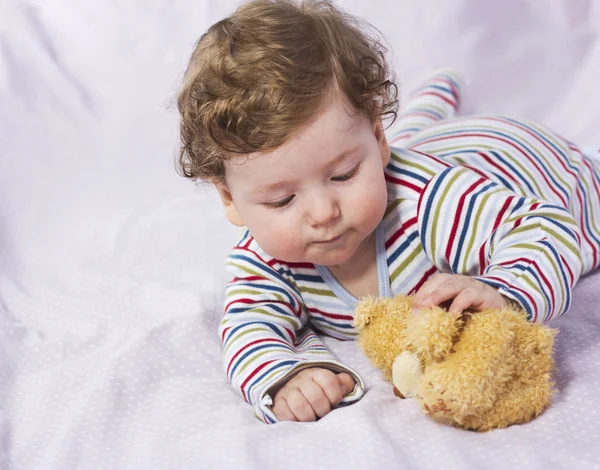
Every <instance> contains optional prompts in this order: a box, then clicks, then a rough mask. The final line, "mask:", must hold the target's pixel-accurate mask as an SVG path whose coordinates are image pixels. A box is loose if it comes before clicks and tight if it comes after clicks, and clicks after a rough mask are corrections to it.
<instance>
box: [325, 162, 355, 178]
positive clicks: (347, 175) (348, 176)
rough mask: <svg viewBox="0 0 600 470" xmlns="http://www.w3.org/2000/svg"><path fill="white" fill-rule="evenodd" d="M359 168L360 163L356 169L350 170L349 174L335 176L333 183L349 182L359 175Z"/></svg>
mask: <svg viewBox="0 0 600 470" xmlns="http://www.w3.org/2000/svg"><path fill="white" fill-rule="evenodd" d="M359 166H360V163H359V164H358V165H356V166H355V167H354V168H352V170H350V171H349V172H348V173H344V174H343V175H338V176H334V177H333V178H331V181H348V180H349V179H350V178H352V177H353V176H354V175H355V174H356V173H357V171H358V167H359Z"/></svg>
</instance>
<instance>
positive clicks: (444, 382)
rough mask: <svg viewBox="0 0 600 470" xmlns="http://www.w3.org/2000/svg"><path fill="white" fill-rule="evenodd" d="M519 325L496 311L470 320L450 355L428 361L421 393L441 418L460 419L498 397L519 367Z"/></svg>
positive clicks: (425, 405)
mask: <svg viewBox="0 0 600 470" xmlns="http://www.w3.org/2000/svg"><path fill="white" fill-rule="evenodd" d="M514 339H515V336H514V328H513V327H512V325H511V324H510V322H506V321H505V318H503V317H501V316H499V315H497V313H496V312H490V313H479V314H477V315H475V316H473V317H472V318H471V319H470V320H469V321H467V322H466V324H465V327H464V329H463V331H462V334H461V335H460V339H459V340H458V341H457V342H456V343H455V345H454V347H453V350H452V352H451V353H450V354H449V356H448V357H447V359H446V360H444V361H442V362H439V363H434V364H431V365H430V366H428V367H427V368H426V370H425V373H424V374H423V376H422V377H421V379H420V381H419V385H418V387H417V391H416V394H415V395H416V398H417V400H418V401H419V403H420V405H421V407H422V408H423V411H424V412H425V413H426V414H428V415H429V416H431V417H432V418H434V419H435V420H436V421H440V422H444V423H456V424H460V423H462V422H464V420H465V419H466V418H467V417H469V416H481V415H484V414H485V413H487V412H488V411H489V410H490V409H491V408H492V407H493V406H494V404H495V403H496V401H497V398H498V395H499V394H500V393H502V391H503V390H504V389H505V386H506V384H507V383H508V382H509V381H511V380H512V378H513V372H514V370H515V366H516V363H515V360H516V358H515V356H514Z"/></svg>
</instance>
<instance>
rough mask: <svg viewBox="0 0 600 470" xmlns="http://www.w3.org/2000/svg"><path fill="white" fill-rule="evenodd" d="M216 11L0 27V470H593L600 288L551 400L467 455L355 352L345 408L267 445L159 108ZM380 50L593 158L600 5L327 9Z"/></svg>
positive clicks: (10, 4)
mask: <svg viewBox="0 0 600 470" xmlns="http://www.w3.org/2000/svg"><path fill="white" fill-rule="evenodd" d="M236 4H237V2H235V1H233V0H225V1H221V2H218V3H217V2H214V1H211V0H180V1H177V2H171V1H169V0H145V1H141V0H138V1H129V2H117V1H112V2H109V1H104V2H100V1H93V0H87V1H76V0H44V1H42V0H37V1H33V0H31V1H25V0H21V1H19V0H3V2H2V3H1V4H0V405H1V409H0V467H1V468H11V469H70V468H73V469H75V468H77V469H94V470H96V469H100V468H108V469H114V468H119V469H148V468H159V469H171V468H173V469H174V468H178V469H179V468H189V469H192V468H193V469H198V468H206V469H220V468H245V469H252V468H257V469H258V468H260V469H264V468H274V469H279V468H286V469H301V468H328V469H334V468H343V469H354V468H365V469H370V468H419V469H429V468H444V469H446V470H449V469H464V468H489V469H499V468H527V469H542V468H544V469H546V468H577V469H584V468H586V469H587V468H600V447H599V446H598V442H599V441H600V411H599V408H598V401H597V397H598V390H600V340H599V339H598V338H600V315H599V313H598V305H599V304H600V293H599V292H600V273H596V274H592V275H590V276H588V277H586V278H585V279H583V280H582V281H581V282H580V284H579V285H578V286H577V288H576V290H575V300H574V303H573V306H572V308H571V310H570V312H569V313H568V314H567V315H565V316H564V317H563V318H561V319H559V320H557V321H556V322H555V323H554V326H556V327H559V328H560V329H561V334H560V335H559V336H558V339H557V350H556V354H557V361H558V371H557V374H556V382H557V390H558V393H557V395H556V397H555V400H554V402H553V404H552V406H551V407H550V408H549V409H548V411H547V412H545V413H544V414H543V415H542V416H541V417H540V418H538V419H537V420H535V421H533V422H532V423H530V424H527V425H522V426H513V427H510V428H508V429H504V430H497V431H492V432H489V433H486V434H476V433H472V432H466V431H461V430H457V429H453V428H449V427H444V426H440V425H437V424H435V423H433V422H432V421H430V420H429V419H428V418H427V417H426V416H424V415H422V414H420V412H419V410H418V408H417V406H416V404H415V403H414V402H413V401H411V400H398V399H396V398H395V397H394V396H393V395H392V393H391V389H390V386H389V384H386V383H385V382H383V381H382V379H381V377H380V374H379V373H378V371H376V370H375V369H373V368H372V367H371V366H370V365H369V364H368V363H367V361H366V360H365V359H364V357H363V356H362V354H361V353H360V352H359V351H358V349H357V347H356V344H354V343H340V342H337V341H334V340H327V343H328V344H329V346H330V347H331V348H332V350H333V351H334V352H335V353H336V354H337V355H338V357H339V358H340V360H342V361H344V362H346V363H348V364H349V365H351V366H354V367H356V368H357V369H358V370H359V371H360V372H361V373H362V374H363V376H364V377H365V379H366V382H367V385H368V392H367V394H366V396H365V398H364V399H363V400H362V401H360V402H359V403H357V404H355V405H353V406H350V407H347V408H344V409H340V410H336V411H335V412H333V413H331V414H329V415H327V416H326V417H325V418H324V419H322V420H320V421H319V422H317V423H309V424H302V423H282V424H278V425H274V426H268V425H266V424H263V423H261V422H260V421H258V420H257V419H255V418H254V417H253V416H252V414H251V412H250V409H249V406H248V405H246V404H245V403H244V402H243V401H242V400H241V399H240V398H238V397H237V396H236V395H235V394H234V392H233V391H232V390H231V389H230V388H229V386H228V385H227V383H226V381H225V376H224V373H223V372H222V369H221V346H220V343H219V340H218V338H217V334H216V328H217V324H218V321H219V318H220V316H221V314H222V301H223V286H224V284H225V282H226V273H225V271H224V268H223V262H224V258H225V256H226V253H227V250H228V249H229V247H230V246H231V243H232V242H233V240H234V238H235V236H236V235H237V231H236V230H235V229H234V228H232V227H230V226H228V225H227V223H226V222H225V220H224V217H223V215H222V211H221V209H220V207H219V203H218V200H217V197H216V195H215V193H214V191H213V190H212V189H211V188H208V187H194V186H193V185H192V184H191V183H189V182H188V181H185V180H184V179H183V178H181V177H179V176H177V174H176V172H175V166H174V161H175V158H176V155H177V150H178V127H177V126H178V116H177V113H176V110H175V108H174V106H173V97H174V96H175V93H176V90H177V87H178V86H179V83H180V80H181V76H182V74H183V70H184V68H185V65H186V63H187V60H188V57H189V55H190V53H191V51H192V47H193V45H194V42H195V41H196V40H197V39H198V37H199V36H200V35H201V33H203V32H204V31H205V29H206V28H207V27H208V26H209V25H210V24H212V23H213V22H215V21H216V20H218V19H220V18H221V17H222V16H224V15H225V14H228V13H230V12H231V11H232V10H233V8H234V7H235V6H236ZM339 4H340V5H341V6H343V7H346V8H347V9H349V10H350V11H351V12H354V13H356V14H358V15H361V16H364V17H365V18H367V19H368V20H369V21H370V22H372V23H373V24H374V25H375V26H377V27H378V28H379V29H380V30H381V31H382V32H383V34H384V35H385V36H386V37H387V39H388V42H389V44H390V46H391V48H392V49H391V50H390V58H391V59H393V61H394V68H395V70H396V71H397V73H398V78H399V81H400V84H401V89H402V91H403V93H404V92H407V91H409V90H410V89H411V87H412V86H414V85H415V84H416V83H417V81H418V80H420V79H421V78H422V77H423V76H425V75H426V73H427V72H428V71H429V70H431V69H433V68H435V67H438V66H445V65H452V66H454V67H457V68H459V69H461V70H463V71H464V74H465V76H466V79H467V88H466V93H465V102H464V107H463V112H470V111H476V112H486V113H487V112H497V113H510V114H517V115H521V116H524V117H527V118H533V119H536V120H538V121H541V122H543V123H545V124H548V125H550V126H552V127H554V128H555V129H556V130H558V131H559V132H560V133H561V134H563V135H564V136H566V137H568V138H570V139H572V140H574V141H576V142H578V143H582V144H595V145H596V146H598V147H600V132H599V129H600V88H599V86H598V84H599V83H600V2H598V1H595V0H576V1H575V0H554V1H551V0H548V1H544V2H539V1H536V0H505V1H502V2H495V1H492V0H486V1H482V0H454V1H446V2H441V1H439V0H419V1H418V2H417V1H413V0H403V1H399V0H379V1H376V2H375V1H367V0H355V1H349V0H348V1H339Z"/></svg>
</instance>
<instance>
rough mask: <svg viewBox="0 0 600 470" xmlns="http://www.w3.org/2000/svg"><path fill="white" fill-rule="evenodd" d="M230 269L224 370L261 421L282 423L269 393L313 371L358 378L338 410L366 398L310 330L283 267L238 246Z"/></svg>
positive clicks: (360, 385)
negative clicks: (273, 409)
mask: <svg viewBox="0 0 600 470" xmlns="http://www.w3.org/2000/svg"><path fill="white" fill-rule="evenodd" d="M227 267H228V270H229V271H230V272H231V273H232V274H233V279H232V280H231V281H230V282H229V284H228V285H227V288H226V292H225V315H224V318H223V320H222V322H221V324H220V326H219V334H220V337H221V341H222V344H223V352H224V359H223V360H224V367H225V372H226V374H227V379H228V380H229V382H230V384H231V385H232V386H233V388H234V390H235V391H236V393H238V394H239V395H241V396H242V398H244V400H246V401H247V402H248V403H250V404H251V405H252V407H253V410H254V414H255V415H256V417H258V418H259V419H261V420H263V421H265V422H266V423H275V422H277V418H276V417H275V415H274V414H273V412H272V410H271V406H272V404H273V400H272V396H271V394H270V393H269V392H270V390H271V389H273V388H274V387H277V386H280V385H281V384H283V383H284V382H286V381H287V380H289V379H290V378H291V377H292V376H294V375H295V374H296V373H297V372H299V371H300V370H302V369H305V368H308V367H322V368H326V369H329V370H332V371H334V372H348V373H349V374H350V375H352V376H353V378H354V380H355V382H356V386H355V388H354V390H353V391H351V393H349V394H347V395H346V396H345V397H344V399H343V400H342V403H341V404H340V405H339V406H344V405H348V404H351V403H353V402H355V401H357V400H359V399H360V398H361V397H362V395H363V394H364V383H363V380H362V378H361V377H360V376H359V375H358V374H357V373H356V372H355V371H354V370H352V369H351V368H349V367H347V366H344V365H343V364H341V363H340V362H338V361H337V360H336V358H335V357H334V356H333V354H332V353H331V352H330V351H329V350H328V349H327V347H326V346H325V345H324V343H323V342H322V341H321V339H320V338H319V337H318V336H317V335H316V334H315V332H314V331H313V330H312V329H310V327H309V325H308V316H307V311H306V308H305V307H304V305H303V302H302V298H301V295H300V293H299V291H298V289H297V288H296V286H295V284H294V281H293V278H292V277H291V275H290V274H289V269H288V268H287V267H286V266H285V265H284V264H282V263H280V262H278V261H277V260H273V259H270V258H268V257H267V256H265V254H264V253H259V252H257V251H255V250H252V249H249V248H247V247H244V246H240V245H238V246H237V247H236V248H234V249H233V250H232V252H231V253H230V255H229V257H228V260H227Z"/></svg>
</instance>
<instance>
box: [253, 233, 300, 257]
mask: <svg viewBox="0 0 600 470" xmlns="http://www.w3.org/2000/svg"><path fill="white" fill-rule="evenodd" d="M253 235H254V238H255V239H256V241H257V242H258V244H259V245H260V247H261V248H262V249H263V250H265V251H266V252H267V253H268V254H269V255H270V256H272V257H273V258H277V259H280V260H282V261H301V260H302V255H303V253H304V244H303V243H302V241H301V240H300V239H299V237H298V236H297V234H296V233H294V230H293V226H288V225H286V224H282V225H277V226H273V225H270V226H269V225H264V226H262V227H261V228H260V230H259V231H258V232H256V233H255V232H253Z"/></svg>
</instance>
